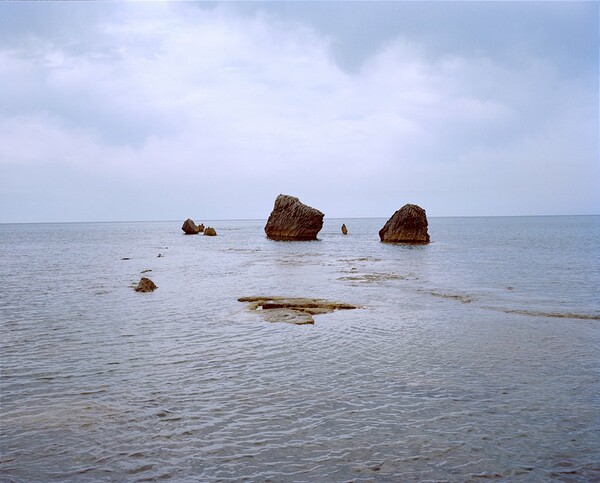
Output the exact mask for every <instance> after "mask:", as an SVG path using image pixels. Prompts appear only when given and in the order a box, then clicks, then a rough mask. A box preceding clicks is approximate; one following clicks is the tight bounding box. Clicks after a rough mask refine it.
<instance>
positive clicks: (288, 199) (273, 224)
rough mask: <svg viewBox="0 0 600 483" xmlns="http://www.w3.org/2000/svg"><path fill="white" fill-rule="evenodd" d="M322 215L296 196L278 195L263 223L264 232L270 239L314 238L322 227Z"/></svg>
mask: <svg viewBox="0 0 600 483" xmlns="http://www.w3.org/2000/svg"><path fill="white" fill-rule="evenodd" d="M324 216H325V215H324V214H323V213H321V212H320V211H319V210H317V209H315V208H312V207H310V206H307V205H305V204H303V203H301V202H300V200H299V199H298V198H295V197H293V196H288V195H279V196H278V197H277V199H276V200H275V205H274V206H273V211H272V212H271V215H270V216H269V219H268V220H267V224H266V225H265V233H266V234H267V237H269V238H271V239H272V240H316V239H317V233H319V231H321V228H323V217H324Z"/></svg>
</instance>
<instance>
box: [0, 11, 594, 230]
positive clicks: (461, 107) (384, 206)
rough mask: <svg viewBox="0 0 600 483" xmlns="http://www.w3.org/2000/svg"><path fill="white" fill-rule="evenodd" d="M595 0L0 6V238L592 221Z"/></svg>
mask: <svg viewBox="0 0 600 483" xmlns="http://www.w3.org/2000/svg"><path fill="white" fill-rule="evenodd" d="M599 5H600V4H599V3H598V2H539V1H537V2H476V1H472V2H394V1H387V2H377V1H369V2H325V1H322V2H224V3H209V2H201V3H200V2H166V3H161V2H134V3H120V2H115V3H112V2H55V3H53V2H3V3H1V4H0V223H13V222H60V221H129V220H130V221H151V220H184V219H186V218H188V217H192V218H194V219H196V221H198V222H201V221H203V220H215V219H263V218H264V219H266V218H267V217H268V215H269V213H270V211H271V209H272V207H273V202H274V200H275V198H276V196H277V195H278V194H280V193H285V194H290V195H293V196H297V197H299V198H300V200H301V201H303V202H304V203H306V204H309V205H311V206H314V207H315V208H318V209H319V210H321V211H322V212H324V213H325V215H326V217H331V218H338V217H388V216H390V215H391V214H392V213H393V212H394V211H395V210H397V209H398V208H400V207H401V206H403V205H404V204H406V203H416V204H419V205H420V206H422V207H423V208H425V209H426V210H427V214H428V216H487V215H492V216H496V215H553V214H555V215H564V214H600V152H599V136H600V134H599V130H600V126H599V84H598V77H599V62H598V52H599V45H600V43H599Z"/></svg>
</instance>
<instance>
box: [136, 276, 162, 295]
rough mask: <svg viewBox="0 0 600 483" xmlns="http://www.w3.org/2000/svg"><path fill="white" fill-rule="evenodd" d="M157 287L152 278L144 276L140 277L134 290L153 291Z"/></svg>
mask: <svg viewBox="0 0 600 483" xmlns="http://www.w3.org/2000/svg"><path fill="white" fill-rule="evenodd" d="M157 288H158V287H157V286H156V285H155V284H154V282H153V281H152V280H150V279H149V278H146V277H142V278H141V279H140V283H138V284H137V287H135V291H136V292H154V291H155V290H156V289H157Z"/></svg>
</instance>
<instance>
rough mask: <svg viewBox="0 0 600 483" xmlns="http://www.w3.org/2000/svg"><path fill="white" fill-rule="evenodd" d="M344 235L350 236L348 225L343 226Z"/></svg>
mask: <svg viewBox="0 0 600 483" xmlns="http://www.w3.org/2000/svg"><path fill="white" fill-rule="evenodd" d="M342 233H343V234H344V235H347V234H348V228H346V224H343V225H342Z"/></svg>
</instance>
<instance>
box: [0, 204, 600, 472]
mask: <svg viewBox="0 0 600 483" xmlns="http://www.w3.org/2000/svg"><path fill="white" fill-rule="evenodd" d="M342 222H345V223H346V225H347V226H348V229H349V232H350V233H349V235H347V236H343V235H342V234H341V233H340V231H339V229H340V225H341V224H342ZM384 222H385V220H384V219H381V220H379V219H368V220H352V219H346V220H326V223H325V226H324V228H323V230H322V232H321V234H320V241H316V242H274V241H270V240H268V239H266V238H265V237H264V232H263V225H264V221H214V222H210V225H211V226H214V227H215V228H216V230H217V232H218V234H219V236H217V237H204V236H184V235H183V234H182V232H181V230H180V225H181V222H160V223H90V224H39V225H0V249H1V253H2V260H1V262H0V287H1V292H0V317H1V333H0V335H1V346H0V349H1V361H0V368H1V387H0V389H1V395H0V397H1V401H0V402H1V446H0V450H1V451H0V452H1V461H0V480H2V481H20V482H25V481H27V482H29V481H44V482H49V481H152V480H162V479H170V480H174V481H216V480H219V481H239V480H242V479H246V480H251V481H320V482H323V481H356V482H359V481H390V482H396V481H414V480H419V481H422V480H436V481H437V480H442V481H443V480H448V481H473V480H479V479H481V478H498V479H501V480H505V481H518V480H522V481H548V480H560V481H594V480H595V481H599V480H600V356H599V355H598V354H599V353H600V351H598V348H599V347H600V293H599V287H600V256H599V255H600V253H599V252H600V249H599V247H600V217H591V216H590V217H531V218H440V219H435V218H433V219H430V234H431V238H432V241H433V243H431V244H429V245H426V246H399V245H386V244H381V243H379V241H378V235H377V232H378V230H379V228H381V226H382V225H383V223H384ZM159 254H160V255H163V256H161V257H159V256H158V255H159ZM123 258H127V260H123ZM145 270H151V272H147V273H146V274H145V275H147V276H149V277H150V278H151V279H152V280H154V282H155V283H156V284H157V285H158V287H159V288H158V290H156V291H155V292H154V293H148V294H143V293H136V292H135V291H134V290H133V289H132V288H131V285H132V284H134V283H137V282H138V281H139V279H140V277H141V272H143V271H145ZM256 294H264V295H286V296H298V297H320V298H327V299H332V300H335V301H340V302H348V303H354V304H359V305H361V306H363V308H362V309H360V310H350V311H339V312H335V313H332V314H326V315H321V316H317V317H316V324H315V325H314V326H296V325H289V324H276V323H268V322H266V321H264V320H263V319H262V318H261V316H260V313H257V312H251V311H249V310H248V309H247V307H246V306H245V304H242V303H240V302H237V298H238V297H242V296H250V295H256Z"/></svg>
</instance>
